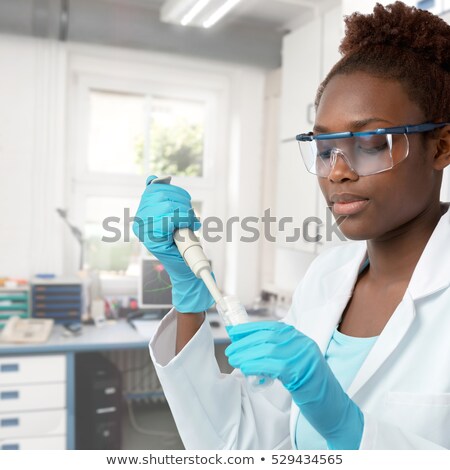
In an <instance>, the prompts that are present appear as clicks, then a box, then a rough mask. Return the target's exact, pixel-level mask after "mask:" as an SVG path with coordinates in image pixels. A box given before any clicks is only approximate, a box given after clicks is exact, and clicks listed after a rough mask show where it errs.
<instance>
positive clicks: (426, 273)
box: [347, 209, 450, 397]
mask: <svg viewBox="0 0 450 470" xmlns="http://www.w3.org/2000/svg"><path fill="white" fill-rule="evenodd" d="M449 240H450V209H449V210H448V211H447V212H446V213H445V214H444V215H443V216H442V217H441V219H440V220H439V222H438V224H437V225H436V227H435V229H434V231H433V233H432V235H431V237H430V239H429V240H428V243H427V244H426V246H425V248H424V250H423V252H422V255H421V256H420V258H419V261H418V262H417V265H416V267H415V269H414V272H413V274H412V277H411V279H410V282H409V284H408V287H407V288H406V292H405V295H404V296H403V299H402V301H401V302H400V303H399V305H398V306H397V308H396V309H395V311H394V313H393V314H392V316H391V318H390V319H389V321H388V322H387V323H386V326H385V327H384V329H383V331H382V332H381V334H380V336H379V338H378V339H377V341H376V342H375V344H374V346H373V347H372V349H371V351H370V352H369V354H368V355H367V357H366V360H365V361H364V362H363V364H362V366H361V368H360V369H359V371H358V373H357V374H356V376H355V378H354V379H353V382H352V383H351V385H350V387H349V388H348V390H347V393H348V395H349V396H350V397H353V396H354V395H355V394H356V393H357V392H358V391H359V390H360V389H361V387H363V385H364V384H365V383H366V382H367V381H368V380H369V379H370V377H372V376H373V374H375V372H376V371H377V370H378V368H379V367H380V366H381V365H382V364H383V362H384V361H385V360H386V359H387V358H388V357H389V356H390V355H391V354H392V352H393V351H394V350H395V349H396V348H397V346H398V345H399V343H400V341H401V340H402V339H403V337H404V336H405V334H406V333H407V331H408V329H409V328H410V326H411V324H412V322H413V321H414V318H415V316H416V310H415V305H414V301H415V300H418V299H420V298H422V297H426V296H428V295H431V294H433V293H435V292H437V291H439V290H441V289H445V288H446V287H448V285H449V284H450V250H448V249H447V245H448V243H449ZM431 267H433V271H434V273H433V275H431Z"/></svg>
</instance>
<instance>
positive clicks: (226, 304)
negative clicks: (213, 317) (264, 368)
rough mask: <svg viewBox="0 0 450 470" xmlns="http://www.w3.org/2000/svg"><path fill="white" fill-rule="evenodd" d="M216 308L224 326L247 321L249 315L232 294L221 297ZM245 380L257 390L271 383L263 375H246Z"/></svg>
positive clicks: (271, 380)
mask: <svg viewBox="0 0 450 470" xmlns="http://www.w3.org/2000/svg"><path fill="white" fill-rule="evenodd" d="M216 309H217V311H218V312H219V315H220V316H221V318H222V321H223V322H224V324H225V326H233V325H240V324H241V323H248V322H249V317H248V313H247V310H245V307H244V306H243V305H242V304H241V302H240V301H239V299H238V298H237V297H235V296H233V295H229V296H225V297H222V299H221V301H220V302H218V303H217V304H216ZM247 381H248V383H249V385H250V387H251V388H252V389H253V390H255V391H257V390H261V389H263V388H265V387H268V386H269V385H272V383H273V379H272V378H271V377H264V376H248V377H247Z"/></svg>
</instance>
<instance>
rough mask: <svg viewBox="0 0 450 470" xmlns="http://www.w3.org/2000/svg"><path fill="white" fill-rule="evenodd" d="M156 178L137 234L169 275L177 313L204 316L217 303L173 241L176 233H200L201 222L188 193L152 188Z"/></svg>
mask: <svg viewBox="0 0 450 470" xmlns="http://www.w3.org/2000/svg"><path fill="white" fill-rule="evenodd" d="M155 178H157V177H156V176H149V177H148V178H147V183H146V184H147V187H146V189H145V191H144V194H143V195H142V198H141V202H140V204H139V208H138V211H137V213H136V217H135V221H134V223H133V232H134V234H135V235H136V236H137V237H138V238H139V240H140V241H141V242H142V243H143V244H144V245H145V247H146V248H147V250H148V251H150V252H151V253H152V254H153V255H154V256H155V257H156V258H158V259H159V261H161V263H162V265H163V266H164V268H165V270H166V271H167V273H168V274H169V276H170V281H171V283H172V303H173V305H174V307H175V308H176V309H177V311H178V312H181V313H188V312H194V313H195V312H203V311H205V310H207V309H208V308H209V307H211V306H212V305H213V304H214V299H213V298H212V296H211V294H210V293H209V291H208V289H207V288H206V286H205V283H204V282H203V281H202V280H201V279H198V278H197V277H195V274H194V273H193V272H192V271H191V269H190V268H189V266H188V265H187V264H186V263H185V261H184V259H183V258H182V256H181V255H180V252H179V251H178V248H177V246H176V245H175V243H174V241H173V232H174V230H176V229H178V228H190V229H191V230H198V229H199V228H200V227H201V224H200V221H199V220H198V219H197V217H195V214H194V210H193V209H192V206H191V196H190V195H189V193H188V192H187V191H185V190H184V189H182V188H180V187H178V186H174V185H172V184H150V182H151V181H152V180H153V179H155Z"/></svg>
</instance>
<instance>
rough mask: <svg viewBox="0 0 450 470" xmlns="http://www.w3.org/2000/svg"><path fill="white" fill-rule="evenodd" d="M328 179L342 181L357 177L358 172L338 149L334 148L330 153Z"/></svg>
mask: <svg viewBox="0 0 450 470" xmlns="http://www.w3.org/2000/svg"><path fill="white" fill-rule="evenodd" d="M330 158H331V161H330V166H331V168H330V174H329V175H328V179H329V180H330V181H335V182H336V181H342V180H343V179H351V180H354V179H358V174H357V173H356V172H355V171H354V170H353V169H352V167H351V165H350V162H349V161H348V158H347V157H346V156H345V154H344V153H343V152H341V151H340V150H334V151H333V152H332V153H331V157H330Z"/></svg>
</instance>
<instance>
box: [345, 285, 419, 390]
mask: <svg viewBox="0 0 450 470" xmlns="http://www.w3.org/2000/svg"><path fill="white" fill-rule="evenodd" d="M414 317H415V309H414V302H413V299H412V297H411V295H410V293H409V292H408V290H406V292H405V295H404V297H403V299H402V301H401V302H400V303H399V304H398V306H397V308H396V309H395V311H394V313H393V314H392V316H391V318H390V319H389V321H388V322H387V323H386V326H385V327H384V329H383V331H382V332H381V334H380V336H379V338H378V339H377V341H376V342H375V344H374V346H373V347H372V349H371V350H370V352H369V354H368V355H367V357H366V360H365V361H364V362H363V364H362V366H361V368H360V369H359V371H358V372H357V374H356V376H355V378H354V379H353V382H352V383H351V385H350V387H349V388H348V390H347V394H348V396H349V397H350V398H352V397H353V396H354V395H355V394H356V393H357V392H358V391H359V390H360V389H361V387H362V386H363V385H364V384H365V383H366V382H367V381H368V380H369V379H370V378H371V377H372V376H373V375H374V374H375V372H376V371H377V370H378V369H379V368H380V366H381V365H382V364H383V362H384V361H385V360H386V359H387V358H388V357H389V356H390V355H391V354H392V352H393V351H394V350H395V349H396V348H397V346H398V345H399V344H400V342H401V340H402V339H403V337H404V336H405V334H406V333H407V331H408V329H409V328H410V326H411V324H412V322H413V320H414Z"/></svg>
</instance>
